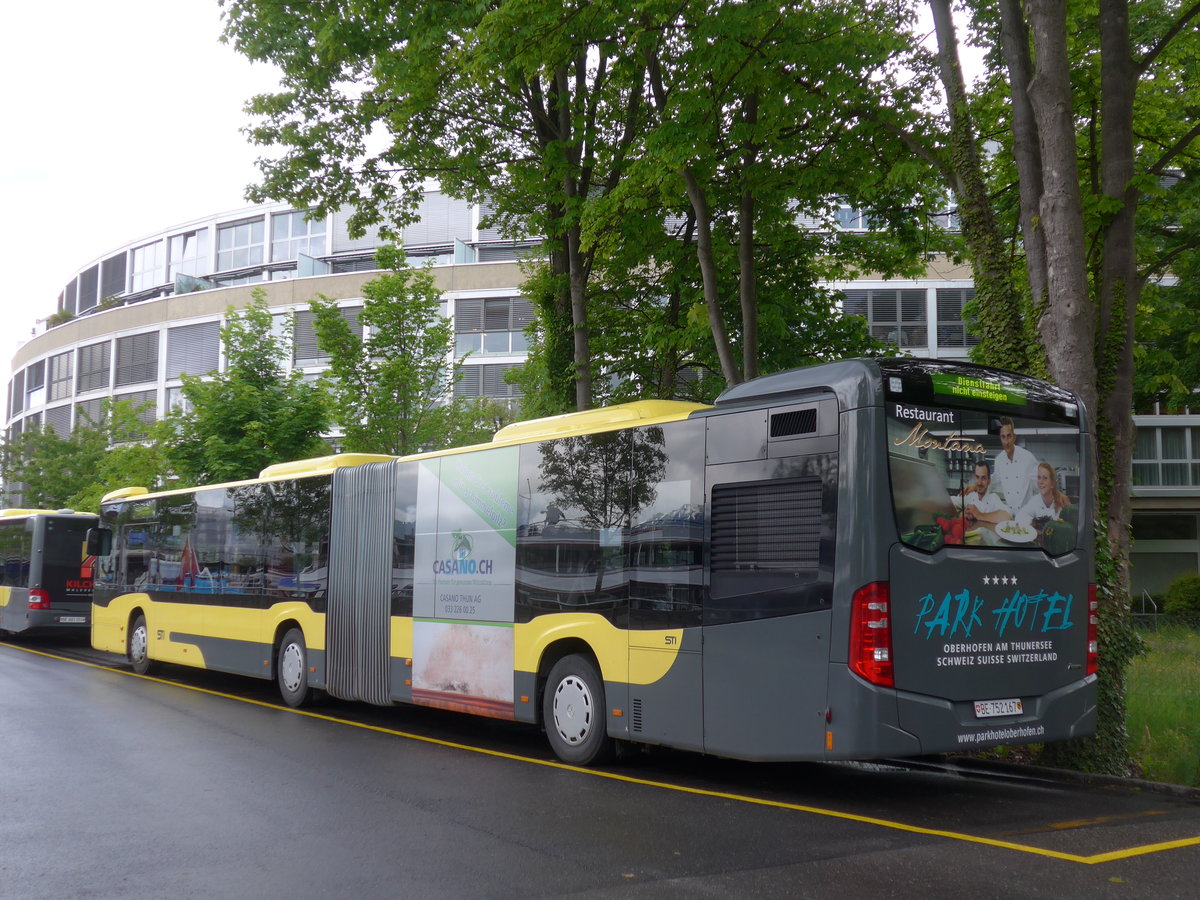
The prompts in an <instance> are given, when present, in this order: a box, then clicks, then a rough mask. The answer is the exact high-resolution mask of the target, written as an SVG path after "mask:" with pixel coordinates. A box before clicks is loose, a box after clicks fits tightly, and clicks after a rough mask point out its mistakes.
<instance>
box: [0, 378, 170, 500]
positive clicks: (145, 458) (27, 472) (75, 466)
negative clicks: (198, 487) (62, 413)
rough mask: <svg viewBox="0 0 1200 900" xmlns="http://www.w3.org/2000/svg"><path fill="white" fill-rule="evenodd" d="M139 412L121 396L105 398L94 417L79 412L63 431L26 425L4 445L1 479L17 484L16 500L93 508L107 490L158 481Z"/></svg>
mask: <svg viewBox="0 0 1200 900" xmlns="http://www.w3.org/2000/svg"><path fill="white" fill-rule="evenodd" d="M143 412H144V408H135V407H134V406H133V405H132V404H131V403H130V402H129V401H127V400H117V401H114V400H105V401H104V403H103V405H102V407H101V415H100V420H99V421H98V422H91V421H89V420H87V419H86V417H85V418H83V419H81V420H80V421H78V422H76V424H75V428H74V429H73V430H72V431H71V432H70V433H69V434H67V435H59V434H58V432H57V431H56V430H55V429H54V427H53V426H50V427H46V428H32V429H29V430H27V431H25V432H23V433H22V434H20V435H18V436H17V437H16V438H14V439H13V440H10V441H6V442H5V444H4V448H3V452H2V454H0V461H2V465H3V475H4V480H5V481H6V482H7V483H8V484H9V485H10V486H11V485H15V484H19V485H22V487H21V489H20V494H21V498H22V499H21V503H22V504H23V505H24V506H26V507H29V508H37V509H59V508H63V507H70V508H72V509H78V510H95V509H99V507H100V498H101V497H103V496H104V495H105V494H106V493H108V492H109V491H111V490H115V489H117V488H121V487H128V486H130V485H135V484H136V485H144V486H148V487H154V486H157V485H160V484H161V483H162V478H163V476H164V475H165V467H164V465H163V461H162V458H161V455H160V454H159V452H158V447H157V444H156V443H155V441H154V440H152V439H150V438H151V433H152V432H153V431H154V429H153V428H150V429H149V432H150V433H148V429H147V426H146V424H145V423H144V422H143V421H142V420H141V418H140V414H141V413H143Z"/></svg>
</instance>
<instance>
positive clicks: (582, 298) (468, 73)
mask: <svg viewBox="0 0 1200 900" xmlns="http://www.w3.org/2000/svg"><path fill="white" fill-rule="evenodd" d="M226 8H227V12H226V22H227V28H226V36H227V39H229V40H231V41H232V42H233V43H234V44H235V46H237V48H238V49H239V50H240V51H241V52H242V53H244V54H246V55H248V56H250V57H251V58H253V59H263V60H269V61H272V62H274V63H275V64H277V65H279V66H280V68H281V70H282V71H283V85H282V88H283V89H282V90H281V91H280V92H278V93H277V94H274V95H270V96H262V97H258V98H255V99H254V101H253V102H252V104H251V107H250V108H251V111H252V112H253V113H254V114H255V115H256V116H257V117H258V119H257V123H256V125H255V126H254V127H253V128H252V129H251V134H252V136H253V138H254V140H256V141H257V142H259V143H261V144H264V145H267V146H271V147H274V148H277V149H279V150H281V151H282V153H281V155H277V156H275V157H273V158H271V159H270V160H267V161H265V162H264V163H263V164H262V165H263V170H264V180H263V182H262V184H261V185H259V186H257V187H256V188H255V189H254V196H255V197H256V198H262V197H274V198H278V199H287V200H290V201H291V202H293V203H295V204H297V205H304V206H315V207H316V208H317V209H318V210H319V211H321V212H328V211H330V210H332V209H334V208H336V207H338V206H340V205H351V206H354V207H355V209H356V213H355V215H354V217H353V218H352V226H357V227H360V228H361V227H366V226H367V225H369V224H373V223H379V222H388V221H389V220H390V221H391V222H392V223H393V224H394V223H396V222H400V223H402V222H403V221H405V220H406V216H408V215H410V214H411V208H412V206H411V204H412V202H413V201H414V199H415V197H416V194H417V191H418V188H419V186H420V185H421V184H422V183H423V181H424V180H425V179H431V178H432V179H436V180H438V181H439V182H440V184H441V186H442V188H443V189H444V190H446V191H447V192H448V193H450V194H451V195H453V196H460V197H464V198H467V199H470V200H473V201H476V202H479V203H482V204H484V206H485V209H486V210H487V211H488V217H489V219H490V220H491V221H494V222H495V223H497V224H499V225H500V226H501V227H502V228H503V229H505V230H506V231H507V233H509V234H512V235H520V236H528V235H542V236H544V238H545V245H544V248H543V249H544V255H545V262H544V263H543V264H542V265H541V271H539V272H537V273H535V276H534V277H533V278H531V280H530V282H529V284H528V285H527V287H526V292H527V295H528V296H529V297H530V298H531V300H532V301H533V303H534V305H535V307H536V308H537V310H538V318H539V322H538V329H537V345H536V347H535V349H534V353H533V357H532V359H531V362H530V365H529V369H528V371H527V372H526V374H525V378H526V384H527V385H528V386H529V387H530V388H534V389H531V390H527V395H528V396H530V397H536V398H537V402H538V403H539V404H540V405H541V406H542V407H543V408H544V411H550V412H559V411H563V410H564V409H567V408H572V407H576V408H585V407H587V406H590V405H591V404H592V403H593V402H594V401H595V400H596V399H603V398H604V397H605V396H606V394H607V392H608V388H609V385H610V384H611V383H612V381H613V376H614V375H615V374H617V373H616V372H615V371H614V370H612V369H610V368H608V364H609V359H608V358H607V357H608V356H609V355H610V354H609V351H608V348H609V347H611V346H612V343H611V341H609V340H608V335H607V332H606V329H607V328H608V327H609V326H610V324H611V322H612V320H613V316H612V315H610V314H609V309H608V305H609V303H610V301H611V300H612V299H614V298H616V297H618V296H620V297H621V302H623V303H625V304H626V306H630V305H632V303H633V302H634V301H635V300H636V299H637V296H638V295H641V296H644V293H643V291H642V290H641V289H642V288H643V287H645V286H646V285H649V284H651V283H652V280H653V279H655V278H658V279H662V280H664V281H670V282H672V284H673V290H672V293H671V294H669V295H668V294H663V295H660V296H658V297H656V298H653V299H652V301H651V302H650V303H642V302H640V300H639V301H638V305H639V307H640V308H641V309H642V311H643V313H645V314H646V315H650V316H655V314H661V321H660V323H659V327H656V328H654V329H653V331H652V333H653V334H655V335H658V336H663V334H664V329H667V330H669V329H676V328H679V329H682V330H684V331H686V332H687V334H686V335H685V336H684V337H685V342H686V343H687V344H688V346H687V347H686V348H685V347H683V346H675V347H671V346H669V345H670V344H677V345H678V344H680V343H681V342H680V341H677V340H676V338H675V337H674V336H669V335H668V336H665V339H664V340H659V342H658V344H657V345H656V346H649V345H639V344H637V343H635V344H633V345H632V346H626V347H624V348H621V352H619V353H617V354H615V358H616V359H620V360H625V359H630V358H633V357H637V356H647V355H652V356H658V355H659V354H660V352H665V353H666V356H664V357H662V358H659V359H657V360H656V368H657V370H658V373H659V376H660V377H657V378H652V379H649V380H647V381H646V382H644V384H645V385H647V386H650V385H655V386H656V387H657V389H658V390H661V391H665V392H667V393H665V394H664V395H666V396H669V395H670V393H669V392H670V391H672V390H673V389H674V386H675V385H676V384H677V381H676V380H675V379H674V378H673V376H672V375H671V374H670V373H671V372H672V370H674V371H675V372H678V371H679V370H680V369H681V368H683V367H686V365H687V363H686V362H685V360H690V359H691V358H693V357H696V358H698V357H700V356H703V357H706V358H707V359H709V360H712V361H713V365H712V370H713V371H716V372H719V373H721V376H722V378H723V380H724V382H725V383H734V382H737V381H740V380H742V379H743V378H745V377H749V376H753V375H754V374H756V372H757V371H758V368H759V366H760V365H762V364H763V352H762V349H761V348H762V347H764V346H766V347H774V346H777V344H775V343H774V341H773V339H774V338H775V337H776V335H777V333H778V329H779V327H780V325H781V323H784V322H787V323H788V325H789V326H793V325H795V324H797V321H802V322H805V323H807V322H812V321H821V320H823V319H824V318H825V317H826V316H827V315H828V313H829V310H830V304H829V302H828V299H827V297H826V296H825V295H823V294H821V292H819V291H816V290H814V289H813V284H814V282H813V281H810V282H808V283H807V284H806V285H804V287H803V289H802V290H801V291H800V292H799V293H795V292H794V289H795V287H796V284H797V281H798V279H797V278H796V277H794V276H791V277H785V278H779V277H778V275H777V274H776V275H775V276H774V279H772V274H771V273H772V272H774V273H779V272H783V271H784V270H785V269H786V268H787V266H788V265H789V264H794V265H795V267H796V271H797V272H802V273H804V274H806V275H809V276H811V277H812V278H813V279H816V278H818V277H820V276H821V275H822V274H824V275H825V276H827V277H828V276H831V275H832V276H834V277H836V273H840V274H843V275H844V274H846V273H848V272H851V271H873V272H878V273H883V274H890V273H898V272H903V273H906V274H915V273H916V272H917V271H918V269H919V262H920V259H921V256H920V254H921V252H922V251H929V250H932V249H934V247H933V246H931V242H937V241H939V240H940V239H941V236H940V234H938V233H937V232H935V231H933V230H931V229H928V228H927V227H925V221H926V220H925V214H926V213H928V212H930V211H931V206H932V204H933V203H934V201H935V194H936V192H935V191H934V190H933V183H932V181H931V178H930V172H929V169H928V167H927V166H926V165H925V164H924V163H917V164H914V163H913V161H912V160H911V158H910V157H909V156H908V154H907V151H906V150H905V142H904V140H903V139H902V138H901V136H900V134H901V132H902V131H903V127H904V126H909V131H919V130H920V129H918V128H915V127H913V123H914V122H915V121H917V120H918V119H920V116H918V115H916V114H914V113H913V112H912V110H913V109H915V108H916V107H917V106H919V103H918V102H917V96H918V94H919V91H918V90H914V89H911V88H909V87H908V86H907V84H906V83H905V81H904V78H903V70H902V69H901V68H900V67H899V66H898V65H897V64H896V62H895V59H894V56H895V54H896V53H897V52H898V51H899V49H900V48H902V47H903V46H904V43H903V41H904V39H903V37H902V34H901V31H902V28H901V26H902V25H903V24H904V22H905V20H906V16H907V12H906V11H905V10H904V8H903V7H902V6H901V5H897V4H894V3H890V2H874V0H873V2H869V3H862V2H859V0H856V2H849V0H846V2H841V0H838V2H821V3H814V2H789V3H785V4H775V5H770V4H741V3H728V2H721V3H716V4H712V3H707V2H705V3H701V2H698V0H695V2H684V3H678V2H671V3H664V2H662V0H630V2H626V3H623V4H568V5H566V6H564V5H563V4H561V3H549V2H547V0H506V2H495V3H489V4H427V3H424V4H415V3H408V2H401V3H388V4H375V3H365V4H357V5H356V6H355V7H354V10H353V14H351V13H350V12H349V11H347V10H346V9H345V8H343V7H339V6H331V5H328V4H278V3H275V2H268V0H232V2H229V3H228V5H227V7H226ZM899 98H907V99H908V101H909V102H899ZM885 100H891V101H894V102H891V103H890V105H886V107H884V106H883V104H884V101H885ZM372 134H374V135H375V136H376V137H377V138H378V139H377V140H372V139H369V136H370V135H372ZM836 197H843V198H847V199H848V200H849V201H850V202H852V203H854V204H856V205H858V206H866V207H869V208H870V209H871V210H872V215H873V216H874V220H875V222H876V223H877V224H879V225H883V224H885V223H886V224H887V225H888V226H889V227H888V228H886V229H881V230H879V231H876V232H872V233H867V234H857V235H846V234H841V235H837V237H836V239H831V236H832V235H833V234H834V232H836V230H837V229H834V228H832V227H828V228H825V229H823V230H822V229H816V230H814V229H812V228H804V227H801V224H800V223H799V222H798V221H797V217H798V215H800V214H805V215H807V216H809V218H810V220H812V221H819V222H821V223H824V224H825V225H827V226H828V225H831V223H832V217H831V213H832V209H833V202H834V201H833V198H836ZM676 218H682V219H685V220H686V221H688V222H689V223H690V224H689V225H688V226H687V228H686V229H685V230H686V232H687V235H686V238H683V240H684V243H685V247H684V254H683V255H681V254H680V253H677V252H676V251H677V250H678V249H679V242H680V240H681V238H682V233H681V232H675V233H673V234H669V235H668V234H666V231H667V228H666V226H665V223H668V222H670V221H673V220H674V219H676ZM810 224H811V222H810ZM667 238H669V240H668V239H667ZM671 244H673V246H671ZM688 256H690V257H691V261H690V262H689V260H688V259H687V257H688ZM626 273H637V275H636V276H635V277H640V278H641V284H640V285H638V286H636V287H635V286H634V285H633V282H632V281H631V280H630V279H629V278H627V277H626ZM674 286H678V290H674ZM627 287H628V288H629V289H630V290H632V291H633V292H634V295H633V296H631V295H628V294H625V293H624V291H625V289H626V288H627ZM789 291H791V292H793V293H792V294H791V295H790V296H787V292H789ZM685 294H686V295H687V296H686V301H685ZM809 298H813V299H814V300H815V301H816V304H815V306H814V307H813V308H812V309H811V310H810V311H809V312H808V313H807V314H804V313H800V314H798V315H796V314H794V313H795V311H796V310H797V308H798V307H799V306H800V305H801V303H802V301H804V300H807V299H809ZM685 303H686V305H684V304H685ZM783 306H786V307H787V308H788V311H787V312H786V313H784V314H780V312H779V311H778V308H779V307H783ZM698 312H699V313H703V315H702V316H701V318H700V319H699V320H697V319H696V315H697V313H698ZM697 325H704V326H706V328H707V331H706V332H699V333H697V329H696V327H695V326H697ZM762 327H766V328H767V329H768V331H767V332H766V333H763V334H760V328H762ZM771 329H775V331H774V332H772V331H771ZM601 332H604V334H603V336H602V337H601V338H600V339H601V340H602V341H603V343H604V346H602V347H600V348H597V346H596V343H595V342H596V340H597V338H598V335H600V333H601ZM816 337H817V340H814V341H812V342H810V343H809V345H808V351H807V352H805V353H801V354H800V355H798V356H796V357H793V358H792V359H790V360H789V361H788V362H786V363H785V365H786V364H795V363H796V362H800V361H803V360H804V359H807V358H812V357H813V356H815V355H816V354H817V353H818V348H820V347H821V346H823V345H824V344H823V341H824V338H825V335H824V334H820V335H817V336H816ZM701 340H702V341H704V342H706V343H707V344H708V348H707V349H705V348H703V347H701V346H700V345H699V342H700V341H701ZM795 343H796V341H794V340H793V341H792V342H791V344H792V345H794V344H795ZM601 375H603V376H605V377H604V378H600V377H599V376H601ZM534 378H536V379H537V383H536V385H534V384H533V383H531V379H534ZM709 393H710V395H711V392H709Z"/></svg>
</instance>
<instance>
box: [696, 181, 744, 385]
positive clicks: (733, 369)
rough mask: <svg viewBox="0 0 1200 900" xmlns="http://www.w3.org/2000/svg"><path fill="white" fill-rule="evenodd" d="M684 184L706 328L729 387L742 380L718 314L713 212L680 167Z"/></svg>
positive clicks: (702, 193) (726, 332)
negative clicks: (691, 215)
mask: <svg viewBox="0 0 1200 900" xmlns="http://www.w3.org/2000/svg"><path fill="white" fill-rule="evenodd" d="M683 180H684V183H685V184H686V185H687V195H688V200H689V201H691V204H692V210H693V211H694V212H695V213H696V258H697V260H698V261H699V263H700V276H701V280H702V281H703V284H704V306H705V308H706V309H707V310H708V327H709V329H710V330H711V331H712V336H713V342H714V343H715V344H716V347H717V358H718V359H720V361H721V374H722V375H723V376H724V377H725V383H726V384H727V385H729V386H730V387H732V386H733V385H735V384H741V383H742V380H743V379H742V373H741V372H740V371H739V370H738V365H737V362H736V361H735V360H734V358H733V347H732V346H731V345H730V343H729V332H728V331H727V330H726V328H725V317H724V316H722V315H721V302H720V291H719V289H718V286H717V263H716V258H715V257H714V254H713V238H712V215H711V213H710V211H709V209H708V198H707V196H706V195H705V193H704V188H702V187H701V186H700V183H699V182H698V181H697V180H696V175H695V173H693V172H692V170H691V169H690V168H685V169H684V170H683Z"/></svg>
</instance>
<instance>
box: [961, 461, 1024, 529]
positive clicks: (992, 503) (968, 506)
mask: <svg viewBox="0 0 1200 900" xmlns="http://www.w3.org/2000/svg"><path fill="white" fill-rule="evenodd" d="M991 484H992V470H991V468H990V467H989V466H988V464H987V462H986V461H984V460H980V461H979V462H977V463H975V484H974V485H972V486H969V487H967V488H966V489H965V493H964V496H963V514H964V515H965V516H966V517H967V520H968V521H970V522H987V523H988V524H990V525H996V524H998V523H1000V522H1007V521H1008V520H1009V519H1011V518H1012V513H1011V512H1010V511H1009V509H1008V506H1007V505H1006V504H1005V503H1004V501H1003V500H1001V499H1000V496H999V495H998V494H993V493H990V492H989V491H988V488H989V487H991Z"/></svg>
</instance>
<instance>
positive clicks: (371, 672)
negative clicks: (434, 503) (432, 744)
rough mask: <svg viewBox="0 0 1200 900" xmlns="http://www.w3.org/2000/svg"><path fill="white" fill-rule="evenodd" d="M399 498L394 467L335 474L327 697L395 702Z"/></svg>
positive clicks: (351, 469) (378, 465)
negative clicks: (394, 587)
mask: <svg viewBox="0 0 1200 900" xmlns="http://www.w3.org/2000/svg"><path fill="white" fill-rule="evenodd" d="M395 496H396V475H395V464H394V463H391V462H380V463H367V464H365V465H361V466H346V467H341V468H338V469H337V470H336V471H335V472H334V475H333V503H332V507H333V517H332V524H331V533H330V547H329V595H328V604H327V607H326V617H325V652H326V658H325V676H326V684H325V690H327V691H328V692H329V693H330V694H332V695H333V696H335V697H338V698H340V699H342V700H363V701H366V702H368V703H375V704H379V705H387V704H389V703H390V702H391V694H392V692H391V687H390V668H391V667H390V655H391V647H390V643H391V640H390V635H391V619H390V611H391V578H392V533H393V530H394V527H395Z"/></svg>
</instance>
